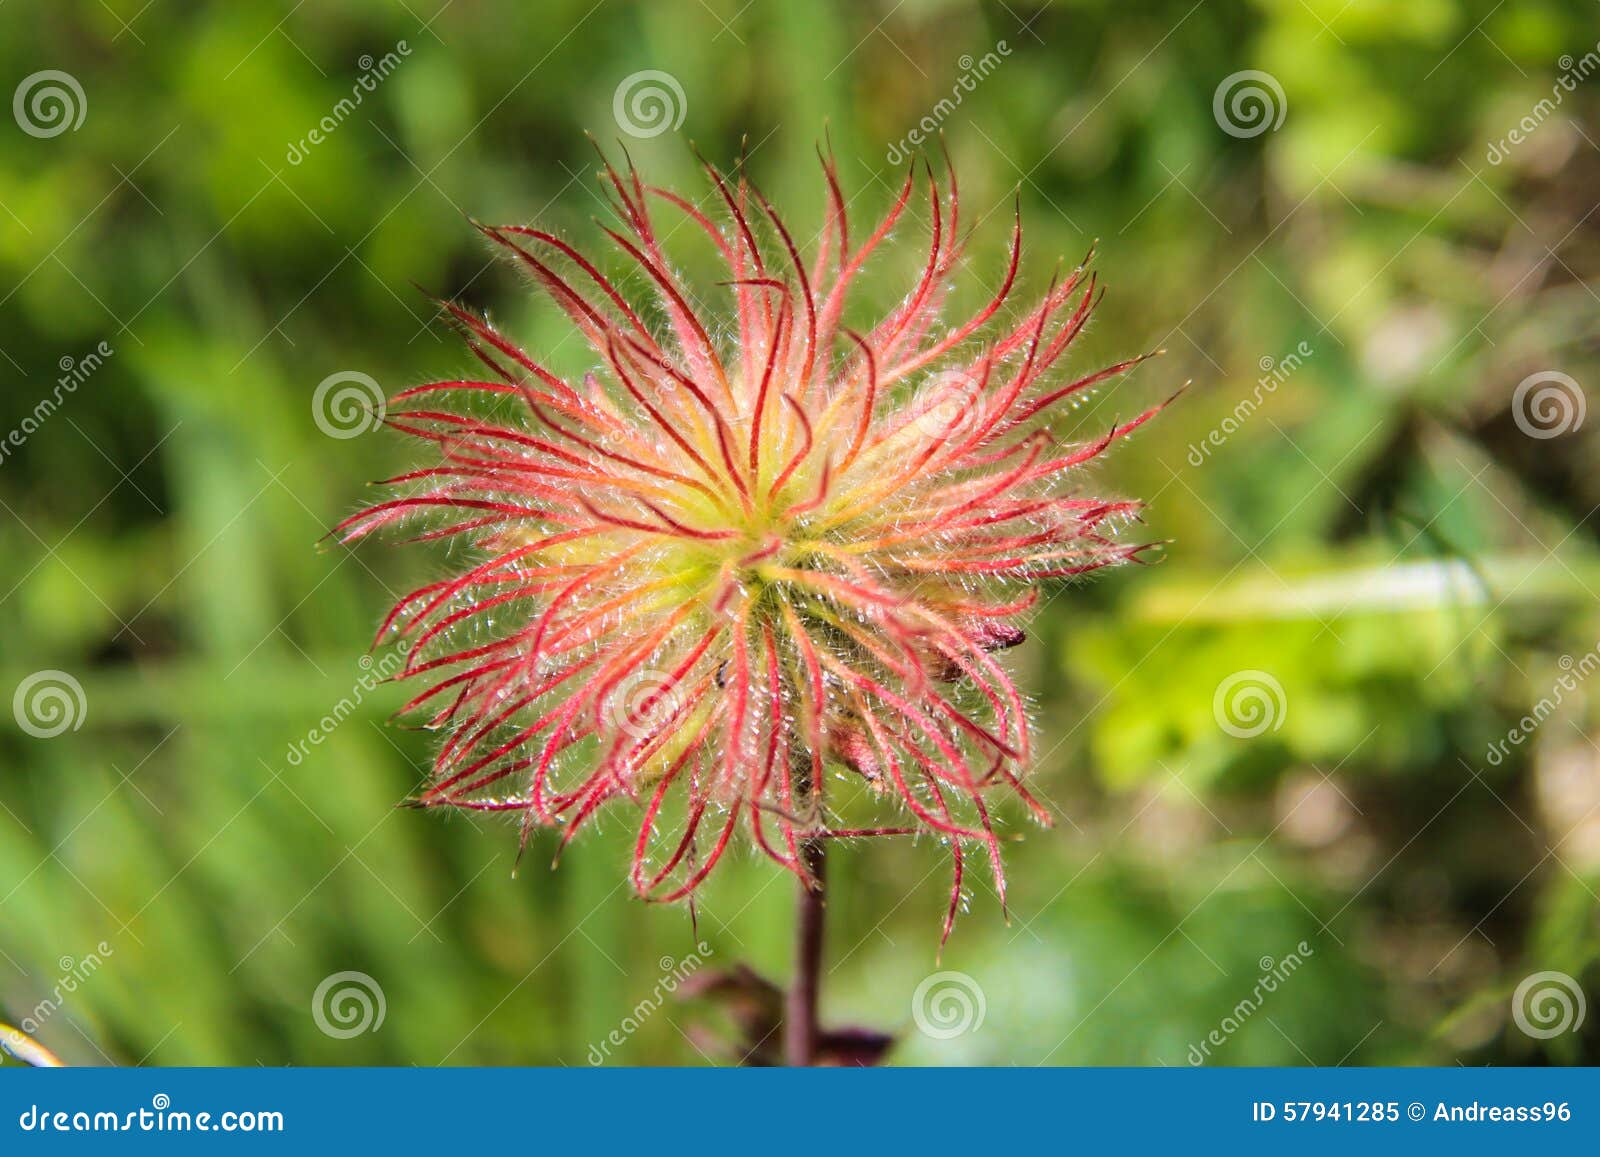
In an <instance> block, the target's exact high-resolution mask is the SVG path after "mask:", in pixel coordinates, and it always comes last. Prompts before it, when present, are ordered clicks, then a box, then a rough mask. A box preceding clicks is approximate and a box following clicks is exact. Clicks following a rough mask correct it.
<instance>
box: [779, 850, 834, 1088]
mask: <svg viewBox="0 0 1600 1157" xmlns="http://www.w3.org/2000/svg"><path fill="white" fill-rule="evenodd" d="M825 845H826V841H825V840H820V839H812V840H806V841H804V842H803V843H802V844H801V845H800V856H801V860H802V862H803V863H804V864H805V866H806V868H807V870H808V871H809V872H810V873H811V876H812V878H813V880H815V884H814V885H813V886H810V887H808V886H807V885H806V884H804V883H802V884H801V885H800V898H799V904H798V910H797V912H796V919H795V924H796V927H795V959H794V981H793V983H791V984H790V986H789V995H788V1007H787V1008H786V1009H785V1010H784V1032H783V1047H784V1060H785V1061H786V1062H787V1063H788V1064H790V1065H792V1066H795V1067H801V1068H804V1067H810V1066H812V1065H814V1064H816V1063H817V1040H818V1037H819V1036H820V1035H821V1033H820V1030H819V1029H818V1027H817V998H818V995H819V993H820V990H821V986H822V926H823V916H824V912H823V904H824V901H825V892H824V882H825V876H824V869H825V867H826V864H827V857H826V853H825V851H824V847H825Z"/></svg>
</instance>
